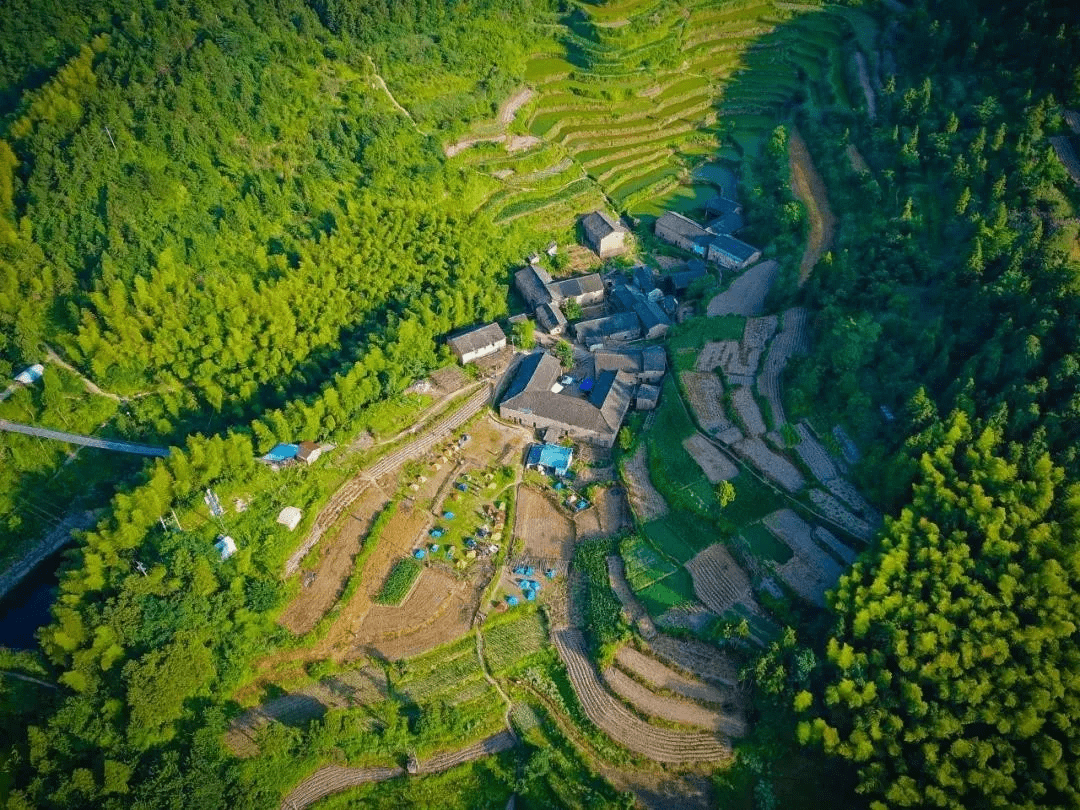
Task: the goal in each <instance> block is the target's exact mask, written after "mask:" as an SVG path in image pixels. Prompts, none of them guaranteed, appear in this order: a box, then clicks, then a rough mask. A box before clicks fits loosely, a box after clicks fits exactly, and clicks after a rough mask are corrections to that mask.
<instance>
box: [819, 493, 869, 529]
mask: <svg viewBox="0 0 1080 810" xmlns="http://www.w3.org/2000/svg"><path fill="white" fill-rule="evenodd" d="M810 501H811V502H812V503H813V504H814V506H815V507H816V508H817V509H818V510H820V512H821V513H822V514H823V515H825V517H827V518H829V520H831V521H833V522H834V523H836V524H837V525H838V526H841V527H843V528H844V529H846V530H847V531H849V532H850V533H851V534H853V535H855V536H856V537H858V538H859V539H860V540H866V541H867V542H869V541H870V538H871V537H872V536H873V534H874V530H873V529H872V528H871V527H870V524H869V523H867V522H866V521H865V520H862V519H861V518H857V517H855V515H853V514H852V513H851V512H849V511H848V510H847V509H845V508H844V506H843V505H842V504H841V503H840V501H838V500H837V499H836V498H834V497H833V496H832V495H830V494H829V493H828V492H825V491H824V490H820V489H812V490H810Z"/></svg>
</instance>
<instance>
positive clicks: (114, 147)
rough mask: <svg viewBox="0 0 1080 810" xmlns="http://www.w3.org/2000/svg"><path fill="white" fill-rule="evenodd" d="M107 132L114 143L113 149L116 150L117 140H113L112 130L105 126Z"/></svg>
mask: <svg viewBox="0 0 1080 810" xmlns="http://www.w3.org/2000/svg"><path fill="white" fill-rule="evenodd" d="M105 134H106V135H108V136H109V143H111V144H112V148H113V151H114V152H116V151H117V149H116V141H114V140H113V136H112V132H111V131H110V130H109V128H108V127H105Z"/></svg>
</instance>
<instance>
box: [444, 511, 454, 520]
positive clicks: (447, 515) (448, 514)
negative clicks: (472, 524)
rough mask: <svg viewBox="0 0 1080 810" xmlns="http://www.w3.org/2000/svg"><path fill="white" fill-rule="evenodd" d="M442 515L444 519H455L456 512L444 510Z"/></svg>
mask: <svg viewBox="0 0 1080 810" xmlns="http://www.w3.org/2000/svg"><path fill="white" fill-rule="evenodd" d="M442 516H443V520H453V519H454V513H453V512H443V513H442Z"/></svg>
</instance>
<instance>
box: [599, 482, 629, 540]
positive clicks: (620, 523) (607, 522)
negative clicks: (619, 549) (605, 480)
mask: <svg viewBox="0 0 1080 810" xmlns="http://www.w3.org/2000/svg"><path fill="white" fill-rule="evenodd" d="M593 500H594V502H595V503H594V508H595V511H596V514H597V516H599V518H600V528H601V530H602V531H603V533H604V534H606V535H608V536H609V537H610V536H614V535H617V534H618V533H619V532H621V531H622V530H623V529H628V528H630V527H631V526H633V525H634V521H633V518H632V516H631V515H630V505H629V504H628V503H627V502H626V490H624V489H623V488H622V487H605V488H604V489H601V490H600V491H599V492H597V493H596V494H595V495H594V496H593Z"/></svg>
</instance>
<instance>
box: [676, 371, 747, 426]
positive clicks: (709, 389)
mask: <svg viewBox="0 0 1080 810" xmlns="http://www.w3.org/2000/svg"><path fill="white" fill-rule="evenodd" d="M680 379H681V380H682V382H683V386H685V388H686V395H687V399H688V400H689V401H690V407H691V409H693V411H694V415H695V416H696V417H697V420H698V424H699V425H701V429H702V430H704V431H707V432H709V433H722V432H723V431H725V430H727V429H728V428H731V427H733V426H734V423H733V422H732V421H731V420H730V419H728V416H727V413H726V412H725V410H724V384H723V383H722V382H720V378H719V377H717V376H716V375H715V374H713V373H712V372H711V371H710V372H703V371H684V372H682V374H681V375H680Z"/></svg>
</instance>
